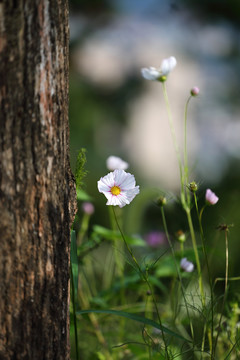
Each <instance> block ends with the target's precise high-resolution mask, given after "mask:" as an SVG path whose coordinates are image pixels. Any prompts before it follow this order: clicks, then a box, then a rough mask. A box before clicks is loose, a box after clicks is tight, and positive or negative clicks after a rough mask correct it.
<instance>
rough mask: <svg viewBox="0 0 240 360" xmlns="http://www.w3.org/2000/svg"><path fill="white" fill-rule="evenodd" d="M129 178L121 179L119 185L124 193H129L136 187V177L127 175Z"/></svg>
mask: <svg viewBox="0 0 240 360" xmlns="http://www.w3.org/2000/svg"><path fill="white" fill-rule="evenodd" d="M127 175H128V176H126V177H125V178H122V179H121V182H120V183H119V185H121V189H122V190H124V191H127V190H129V189H133V188H134V187H135V185H136V180H135V177H134V175H131V174H129V173H127Z"/></svg>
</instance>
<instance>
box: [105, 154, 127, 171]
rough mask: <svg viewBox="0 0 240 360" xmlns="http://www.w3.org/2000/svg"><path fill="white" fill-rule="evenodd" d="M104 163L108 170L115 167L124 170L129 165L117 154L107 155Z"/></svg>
mask: <svg viewBox="0 0 240 360" xmlns="http://www.w3.org/2000/svg"><path fill="white" fill-rule="evenodd" d="M106 165H107V168H108V170H116V169H121V170H126V169H127V168H128V166H129V164H128V163H127V162H126V161H123V160H122V159H121V158H120V157H118V156H109V157H108V158H107V161H106Z"/></svg>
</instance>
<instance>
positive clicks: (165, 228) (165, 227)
mask: <svg viewBox="0 0 240 360" xmlns="http://www.w3.org/2000/svg"><path fill="white" fill-rule="evenodd" d="M161 214H162V221H163V227H164V231H165V234H166V236H167V240H168V244H169V246H170V249H171V252H172V256H173V259H174V263H175V267H176V271H177V274H178V279H179V282H180V285H181V291H182V296H183V299H184V303H185V307H186V311H187V315H188V320H189V324H190V329H191V335H192V339H193V341H194V331H193V325H192V321H191V317H190V314H189V311H188V305H187V300H186V297H185V293H184V286H183V282H182V277H181V274H180V271H179V267H178V265H177V260H176V256H175V252H174V248H173V245H172V242H171V239H170V236H169V232H168V227H167V221H166V217H165V212H164V208H163V206H161Z"/></svg>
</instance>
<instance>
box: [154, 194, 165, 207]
mask: <svg viewBox="0 0 240 360" xmlns="http://www.w3.org/2000/svg"><path fill="white" fill-rule="evenodd" d="M156 202H157V205H158V206H160V207H161V206H164V205H166V203H167V199H166V198H165V196H159V197H158V198H157V200H156Z"/></svg>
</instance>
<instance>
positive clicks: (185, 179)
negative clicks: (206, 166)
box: [184, 96, 192, 206]
mask: <svg viewBox="0 0 240 360" xmlns="http://www.w3.org/2000/svg"><path fill="white" fill-rule="evenodd" d="M191 98H192V96H189V98H188V99H187V102H186V104H185V109H184V183H185V186H186V187H187V186H188V182H189V181H188V156H187V111H188V104H189V102H190V100H191ZM187 203H188V206H189V204H190V196H189V192H188V191H187Z"/></svg>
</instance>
